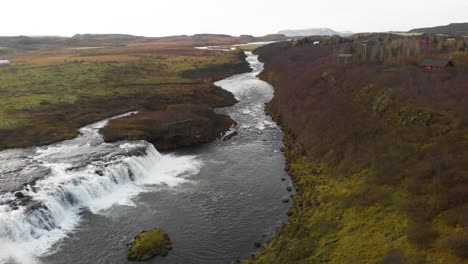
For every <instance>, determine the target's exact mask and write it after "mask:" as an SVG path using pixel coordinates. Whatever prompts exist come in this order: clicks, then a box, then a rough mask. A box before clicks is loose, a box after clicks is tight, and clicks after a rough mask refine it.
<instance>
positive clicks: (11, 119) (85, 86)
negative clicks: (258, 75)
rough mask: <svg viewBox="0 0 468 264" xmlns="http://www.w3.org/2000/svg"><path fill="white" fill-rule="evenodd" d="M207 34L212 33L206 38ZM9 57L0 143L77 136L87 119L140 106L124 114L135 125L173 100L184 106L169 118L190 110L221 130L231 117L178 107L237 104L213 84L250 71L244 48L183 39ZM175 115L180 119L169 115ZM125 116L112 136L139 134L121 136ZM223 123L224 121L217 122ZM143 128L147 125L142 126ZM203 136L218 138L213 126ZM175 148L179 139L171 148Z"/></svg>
mask: <svg viewBox="0 0 468 264" xmlns="http://www.w3.org/2000/svg"><path fill="white" fill-rule="evenodd" d="M186 39H189V38H186ZM209 40H210V37H209V36H206V37H205V41H209ZM109 41H110V40H109ZM110 42H112V41H110ZM197 43H198V42H197ZM44 45H45V44H44ZM11 56H13V57H12V59H11V61H12V63H11V64H10V65H8V67H2V68H0V91H1V92H2V99H1V103H0V149H6V148H18V147H29V146H38V145H46V144H50V143H53V142H59V141H62V140H65V139H70V138H74V137H75V136H76V135H77V133H78V131H77V130H78V128H80V127H82V126H84V125H86V124H89V123H93V122H96V121H98V120H102V119H104V118H107V117H109V116H114V115H117V114H121V113H125V112H130V111H139V114H138V115H134V116H131V117H128V118H126V119H125V120H124V121H128V122H133V123H132V125H133V127H132V129H133V130H135V128H136V127H135V122H136V121H135V122H134V121H133V120H132V119H133V118H136V119H140V120H141V119H142V117H143V116H144V118H145V119H146V120H147V121H151V120H148V118H150V117H155V116H158V115H160V114H161V113H164V112H167V111H168V110H167V109H168V107H170V106H171V105H178V106H177V107H176V106H174V107H172V108H171V109H170V111H171V113H172V114H173V115H170V116H168V118H169V119H168V120H167V123H174V122H178V121H180V120H179V119H180V118H183V119H184V120H185V119H190V114H192V115H194V116H195V117H194V118H193V120H200V119H203V120H206V122H201V123H200V122H198V123H197V122H188V125H189V126H193V127H194V128H195V129H202V128H203V127H210V126H215V130H216V131H220V130H221V129H224V128H225V127H226V126H227V125H226V124H227V121H229V120H227V119H225V118H224V120H225V122H224V123H223V122H220V120H221V119H220V118H221V117H220V116H217V115H215V114H214V113H212V114H200V111H198V112H197V111H196V112H194V113H189V112H190V111H188V110H189V109H193V108H190V107H189V108H187V109H182V108H181V107H180V106H181V105H193V104H196V105H200V107H202V106H204V107H207V108H209V109H210V110H211V111H212V109H213V108H216V107H225V106H229V105H232V104H234V103H235V100H234V98H233V96H232V94H230V93H228V92H226V91H224V90H222V89H220V88H219V87H216V86H214V85H213V82H215V81H217V80H220V79H223V78H226V77H228V76H231V75H233V74H237V73H242V72H247V71H250V67H249V66H248V63H246V62H245V55H244V54H243V52H241V51H231V52H224V51H207V50H195V49H193V48H192V47H191V46H187V44H185V42H181V43H179V46H178V44H177V43H170V44H166V45H161V44H160V43H157V44H152V43H140V44H139V45H133V44H132V43H126V45H123V46H121V45H118V46H105V45H104V46H98V47H95V48H92V49H80V48H76V49H72V48H69V47H66V48H57V47H51V48H49V49H39V50H32V51H21V50H19V51H17V52H16V53H14V55H11ZM179 110H180V111H179ZM202 112H203V111H202ZM204 113H207V112H204ZM175 116H179V117H180V118H179V119H178V118H174V119H173V120H171V117H175ZM124 121H120V123H119V129H117V130H116V131H112V135H113V136H112V137H110V136H109V137H108V138H110V139H111V138H113V139H115V138H118V139H124V138H132V139H134V138H135V134H138V133H133V134H132V136H125V135H128V134H129V133H127V131H126V132H125V133H124V134H122V135H118V137H117V136H116V135H117V134H119V133H121V132H122V129H121V128H122V124H123V122H124ZM153 121H154V122H155V121H160V120H159V119H155V120H153ZM154 122H153V123H154ZM219 123H222V124H221V125H216V124H219ZM112 128H113V123H111V124H110V126H109V128H108V129H107V130H106V132H107V134H108V135H109V134H111V132H110V131H111V130H112ZM126 129H128V127H126ZM137 129H138V131H142V130H145V128H144V126H141V124H140V125H139V126H138V128H137ZM152 132H153V131H152ZM139 134H143V133H139ZM146 134H147V133H146ZM205 134H206V135H208V134H210V136H207V137H206V138H203V139H201V140H199V142H207V141H209V140H211V139H212V136H211V132H207V133H201V134H200V136H201V137H205ZM138 139H143V138H141V137H138ZM197 142H198V141H193V143H194V144H195V143H197ZM184 145H186V144H184ZM176 147H177V144H176V145H174V146H172V147H170V148H176Z"/></svg>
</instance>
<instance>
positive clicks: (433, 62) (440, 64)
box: [419, 59, 455, 70]
mask: <svg viewBox="0 0 468 264" xmlns="http://www.w3.org/2000/svg"><path fill="white" fill-rule="evenodd" d="M419 67H421V68H423V69H426V70H437V69H443V68H450V67H455V65H454V64H453V63H452V61H451V60H440V59H425V60H423V61H422V62H421V63H420V64H419Z"/></svg>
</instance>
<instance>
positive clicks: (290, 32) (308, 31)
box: [278, 28, 353, 37]
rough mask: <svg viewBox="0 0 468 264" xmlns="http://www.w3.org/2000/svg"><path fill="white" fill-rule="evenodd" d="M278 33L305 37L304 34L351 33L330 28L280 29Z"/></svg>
mask: <svg viewBox="0 0 468 264" xmlns="http://www.w3.org/2000/svg"><path fill="white" fill-rule="evenodd" d="M278 34H283V35H286V36H288V37H306V36H333V35H341V36H348V35H352V34H353V32H351V31H343V32H338V31H335V30H333V29H330V28H309V29H293V30H282V31H280V32H278Z"/></svg>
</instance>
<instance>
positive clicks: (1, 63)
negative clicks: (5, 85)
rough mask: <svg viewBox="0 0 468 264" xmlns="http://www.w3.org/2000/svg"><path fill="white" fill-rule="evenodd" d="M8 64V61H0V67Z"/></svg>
mask: <svg viewBox="0 0 468 264" xmlns="http://www.w3.org/2000/svg"><path fill="white" fill-rule="evenodd" d="M8 64H10V61H9V60H0V66H6V65H8Z"/></svg>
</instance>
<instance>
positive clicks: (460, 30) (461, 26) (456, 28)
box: [409, 23, 468, 36]
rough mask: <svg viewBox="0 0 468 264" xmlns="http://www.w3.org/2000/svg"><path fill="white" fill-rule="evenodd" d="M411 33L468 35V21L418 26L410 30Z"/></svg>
mask: <svg viewBox="0 0 468 264" xmlns="http://www.w3.org/2000/svg"><path fill="white" fill-rule="evenodd" d="M409 32H410V33H427V34H448V35H453V36H468V23H452V24H449V25H447V26H438V27H428V28H416V29H412V30H410V31H409Z"/></svg>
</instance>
